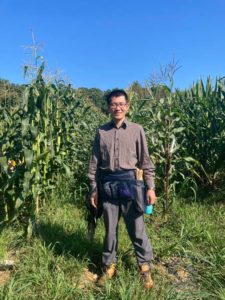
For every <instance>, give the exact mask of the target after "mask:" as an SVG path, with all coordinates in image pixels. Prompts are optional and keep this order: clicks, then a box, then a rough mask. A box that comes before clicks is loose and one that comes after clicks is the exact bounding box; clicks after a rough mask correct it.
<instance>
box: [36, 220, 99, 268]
mask: <svg viewBox="0 0 225 300" xmlns="http://www.w3.org/2000/svg"><path fill="white" fill-rule="evenodd" d="M38 229H39V230H38V232H39V236H40V237H41V238H42V240H43V241H44V242H45V245H46V246H51V247H53V249H54V252H55V254H56V255H61V254H63V255H65V256H67V255H68V256H71V255H72V256H74V257H75V258H76V259H78V260H81V261H83V260H84V259H86V260H88V261H89V265H88V269H89V271H91V272H94V273H99V272H100V268H101V253H102V245H101V244H100V243H99V242H98V241H93V242H90V241H88V239H87V238H86V236H85V234H84V231H82V230H79V229H78V230H77V231H76V232H71V233H70V232H66V231H65V230H64V228H63V227H62V226H60V225H57V224H52V223H44V222H42V223H39V226H38Z"/></svg>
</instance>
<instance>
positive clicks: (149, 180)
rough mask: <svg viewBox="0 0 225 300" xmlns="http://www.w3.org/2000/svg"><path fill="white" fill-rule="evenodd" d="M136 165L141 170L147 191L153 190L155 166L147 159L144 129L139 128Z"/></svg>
mask: <svg viewBox="0 0 225 300" xmlns="http://www.w3.org/2000/svg"><path fill="white" fill-rule="evenodd" d="M137 150H138V151H137V152H138V153H137V156H138V163H137V167H138V168H140V169H142V170H143V173H144V181H145V183H146V185H147V188H148V189H155V180H154V179H155V166H154V164H153V162H152V161H151V159H150V158H149V153H148V146H147V141H146V137H145V132H144V129H143V128H142V127H141V130H140V137H139V140H138V147H137Z"/></svg>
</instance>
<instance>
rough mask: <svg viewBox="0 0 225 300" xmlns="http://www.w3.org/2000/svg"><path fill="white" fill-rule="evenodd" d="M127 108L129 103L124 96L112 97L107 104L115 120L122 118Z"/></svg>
mask: <svg viewBox="0 0 225 300" xmlns="http://www.w3.org/2000/svg"><path fill="white" fill-rule="evenodd" d="M128 109H129V104H128V103H127V101H126V98H125V97H124V96H119V97H112V99H111V102H110V104H109V112H110V113H111V115H112V117H113V119H114V120H115V121H120V120H123V119H124V118H125V116H126V113H127V111H128Z"/></svg>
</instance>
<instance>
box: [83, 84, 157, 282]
mask: <svg viewBox="0 0 225 300" xmlns="http://www.w3.org/2000/svg"><path fill="white" fill-rule="evenodd" d="M107 103H108V109H109V112H110V113H111V116H112V121H111V122H109V123H106V124H104V125H103V126H101V127H100V128H99V129H98V130H97V134H96V137H95V141H94V145H93V151H92V156H91V160H90V165H89V174H88V176H89V179H90V184H91V188H92V194H91V198H90V201H91V204H92V206H93V207H95V208H97V205H98V199H99V196H100V197H101V201H102V203H103V218H104V225H105V239H104V247H103V254H102V262H103V274H102V276H101V277H100V279H99V280H98V283H99V284H103V283H105V281H106V280H107V279H111V278H112V277H113V275H114V274H115V272H116V251H117V246H118V238H117V235H118V222H119V218H120V216H121V214H122V216H123V218H124V221H125V224H126V228H127V231H128V234H129V236H130V239H131V241H132V243H133V246H134V250H135V254H136V258H137V262H138V265H139V271H140V275H141V278H142V279H143V282H144V286H145V287H146V288H152V286H153V281H152V279H151V274H150V261H151V260H152V259H153V253H152V247H151V245H150V243H149V240H148V237H147V235H146V232H145V227H144V217H143V211H140V209H138V207H137V201H136V199H135V197H137V193H136V194H135V186H134V184H133V183H134V182H136V181H135V170H136V169H137V168H139V169H142V170H143V173H144V180H145V184H146V186H147V192H146V193H147V202H148V204H154V203H155V201H156V196H155V191H154V189H155V184H154V165H153V163H152V162H151V160H150V158H149V154H148V148H147V142H146V138H145V134H144V130H143V128H142V127H141V126H140V125H138V124H135V123H132V122H129V121H128V120H127V119H126V113H127V111H128V109H129V99H128V95H127V94H126V92H125V91H124V90H119V89H116V90H113V91H112V92H111V93H110V94H109V95H108V97H107ZM97 184H98V185H97ZM97 186H98V188H97Z"/></svg>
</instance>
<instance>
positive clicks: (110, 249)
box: [102, 200, 153, 265]
mask: <svg viewBox="0 0 225 300" xmlns="http://www.w3.org/2000/svg"><path fill="white" fill-rule="evenodd" d="M121 214H122V216H123V218H124V221H125V224H126V228H127V232H128V234H129V237H130V239H131V241H132V244H133V246H134V250H135V254H136V258H137V262H138V265H142V264H144V263H148V262H150V261H151V260H152V259H153V252H152V247H151V244H150V242H149V240H148V237H147V234H146V231H145V226H144V216H143V214H141V213H140V212H138V211H137V210H136V209H135V205H134V202H133V201H132V200H129V201H128V200H113V201H103V218H104V224H105V239H104V249H103V254H102V262H103V264H104V265H110V264H111V263H115V262H116V252H117V248H118V222H119V219H120V216H121Z"/></svg>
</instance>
